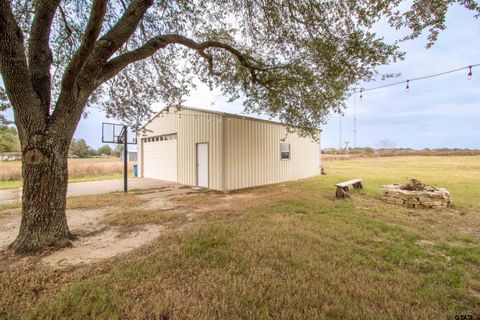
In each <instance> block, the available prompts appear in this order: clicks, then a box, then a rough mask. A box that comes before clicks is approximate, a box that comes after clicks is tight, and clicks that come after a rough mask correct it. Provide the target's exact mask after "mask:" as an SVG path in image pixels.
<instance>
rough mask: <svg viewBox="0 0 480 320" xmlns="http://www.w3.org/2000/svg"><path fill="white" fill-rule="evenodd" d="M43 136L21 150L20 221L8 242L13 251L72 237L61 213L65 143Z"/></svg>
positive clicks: (66, 241)
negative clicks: (15, 237)
mask: <svg viewBox="0 0 480 320" xmlns="http://www.w3.org/2000/svg"><path fill="white" fill-rule="evenodd" d="M43 138H44V136H41V137H40V138H39V139H37V140H38V141H36V142H37V143H35V147H34V148H31V149H29V150H24V151H23V160H22V171H23V172H22V175H23V197H22V221H21V225H20V232H19V234H18V236H17V239H16V240H15V241H14V242H13V243H12V244H11V245H10V246H11V248H12V249H14V250H15V251H16V252H33V251H38V250H40V249H42V248H44V247H47V246H55V247H64V246H67V245H68V244H69V243H70V242H69V240H70V239H71V238H72V236H71V234H70V231H69V229H68V225H67V217H66V213H65V207H66V194H67V184H68V168H67V156H68V143H67V142H65V141H61V142H58V141H52V140H51V139H47V138H45V139H43Z"/></svg>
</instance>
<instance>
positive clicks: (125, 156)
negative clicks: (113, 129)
mask: <svg viewBox="0 0 480 320" xmlns="http://www.w3.org/2000/svg"><path fill="white" fill-rule="evenodd" d="M127 131H128V130H127V126H123V192H128V184H127V183H128V141H127V138H128V135H127Z"/></svg>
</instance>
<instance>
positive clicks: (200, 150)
mask: <svg viewBox="0 0 480 320" xmlns="http://www.w3.org/2000/svg"><path fill="white" fill-rule="evenodd" d="M197 186H199V187H204V188H208V143H197Z"/></svg>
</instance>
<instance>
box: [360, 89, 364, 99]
mask: <svg viewBox="0 0 480 320" xmlns="http://www.w3.org/2000/svg"><path fill="white" fill-rule="evenodd" d="M362 99H363V89H360V100H362Z"/></svg>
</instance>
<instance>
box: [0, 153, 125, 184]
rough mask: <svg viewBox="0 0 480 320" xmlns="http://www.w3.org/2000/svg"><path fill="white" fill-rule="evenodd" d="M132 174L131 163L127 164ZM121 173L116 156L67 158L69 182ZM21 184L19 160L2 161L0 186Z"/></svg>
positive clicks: (112, 176)
mask: <svg viewBox="0 0 480 320" xmlns="http://www.w3.org/2000/svg"><path fill="white" fill-rule="evenodd" d="M128 169H129V173H130V175H132V174H133V163H131V164H130V165H129V166H128ZM122 173H123V161H121V160H120V159H118V158H86V159H68V176H69V179H70V182H81V181H91V180H107V179H115V178H120V177H121V176H122ZM21 186H22V163H21V162H20V161H11V162H8V161H7V162H2V163H1V165H0V188H1V189H11V188H19V187H21Z"/></svg>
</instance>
